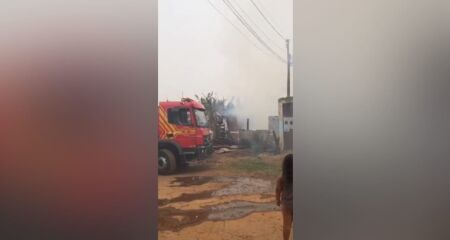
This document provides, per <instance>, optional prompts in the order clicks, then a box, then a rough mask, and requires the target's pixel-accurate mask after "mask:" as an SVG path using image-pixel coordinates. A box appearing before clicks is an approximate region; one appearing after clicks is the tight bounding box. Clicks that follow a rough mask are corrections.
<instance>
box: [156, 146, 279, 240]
mask: <svg viewBox="0 0 450 240" xmlns="http://www.w3.org/2000/svg"><path fill="white" fill-rule="evenodd" d="M281 159H282V156H281V155H278V156H273V155H268V154H262V155H257V156H256V155H253V154H251V153H250V152H246V151H243V150H235V151H233V152H228V153H223V154H213V156H212V157H210V158H209V159H208V160H207V161H203V162H201V163H197V164H195V163H194V164H193V165H194V166H191V167H189V168H188V169H185V170H182V171H180V172H179V173H177V174H174V175H170V176H159V177H158V181H159V182H158V187H159V191H158V192H159V196H158V199H159V217H158V220H159V224H158V228H159V238H158V239H160V240H169V239H170V240H215V239H218V240H221V239H224V240H225V239H227V240H235V239H236V240H240V239H259V240H266V239H267V240H269V239H270V240H276V239H282V237H281V236H282V216H281V212H280V210H279V208H278V207H277V206H276V205H275V198H274V191H275V181H276V178H277V177H278V175H279V174H280V165H281Z"/></svg>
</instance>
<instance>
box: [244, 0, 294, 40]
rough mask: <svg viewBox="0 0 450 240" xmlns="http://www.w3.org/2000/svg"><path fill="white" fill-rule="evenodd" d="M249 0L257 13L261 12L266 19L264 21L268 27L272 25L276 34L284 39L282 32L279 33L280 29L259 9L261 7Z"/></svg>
mask: <svg viewBox="0 0 450 240" xmlns="http://www.w3.org/2000/svg"><path fill="white" fill-rule="evenodd" d="M250 2H251V3H252V4H253V6H255V8H256V10H258V12H259V14H261V16H262V17H263V18H264V20H266V22H267V23H268V24H269V25H270V27H272V29H273V30H274V31H275V32H276V33H277V34H278V36H280V37H281V38H282V39H283V40H285V39H286V38H285V37H284V36H283V34H281V33H280V31H278V30H277V28H276V27H275V25H273V24H272V22H271V21H270V20H269V19H268V18H267V17H266V15H265V14H264V13H263V12H262V11H261V9H260V8H259V7H258V5H257V4H256V3H255V1H253V0H250Z"/></svg>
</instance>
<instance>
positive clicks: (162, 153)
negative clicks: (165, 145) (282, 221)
mask: <svg viewBox="0 0 450 240" xmlns="http://www.w3.org/2000/svg"><path fill="white" fill-rule="evenodd" d="M158 155H159V156H158V172H159V173H160V174H163V175H164V174H171V173H173V172H175V170H176V169H177V163H176V159H175V155H174V154H173V153H172V151H170V150H168V149H160V150H159V154H158Z"/></svg>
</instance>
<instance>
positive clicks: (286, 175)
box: [283, 154, 293, 183]
mask: <svg viewBox="0 0 450 240" xmlns="http://www.w3.org/2000/svg"><path fill="white" fill-rule="evenodd" d="M292 178H293V163H292V154H288V155H286V156H285V157H284V160H283V179H284V180H285V181H286V182H287V183H292Z"/></svg>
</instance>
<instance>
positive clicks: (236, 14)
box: [222, 0, 286, 63]
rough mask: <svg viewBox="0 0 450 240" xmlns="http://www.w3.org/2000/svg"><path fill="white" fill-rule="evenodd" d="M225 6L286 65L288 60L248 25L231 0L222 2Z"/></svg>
mask: <svg viewBox="0 0 450 240" xmlns="http://www.w3.org/2000/svg"><path fill="white" fill-rule="evenodd" d="M222 1H223V2H224V3H225V5H226V6H227V7H228V8H229V9H230V10H231V12H232V13H233V14H234V15H235V16H236V17H237V19H238V20H239V21H240V22H241V23H242V25H244V27H245V28H246V29H247V30H248V31H249V32H250V33H251V34H252V35H253V36H254V37H255V38H256V39H257V40H258V41H259V42H260V43H261V44H262V45H263V46H264V47H265V48H266V49H267V50H269V52H271V53H272V54H273V55H274V56H275V57H277V58H278V59H279V60H280V61H281V62H283V63H286V60H285V59H284V58H283V57H281V56H280V55H279V54H278V53H277V52H276V51H275V50H273V48H271V47H270V46H269V45H268V44H267V43H266V42H265V41H264V40H263V39H262V38H261V37H260V36H259V35H258V33H257V32H256V31H255V30H254V29H253V27H252V26H251V25H249V24H248V22H247V21H246V20H245V18H244V17H242V15H241V14H240V13H239V11H237V10H236V8H235V7H234V6H233V4H231V2H230V1H229V0H222Z"/></svg>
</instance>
